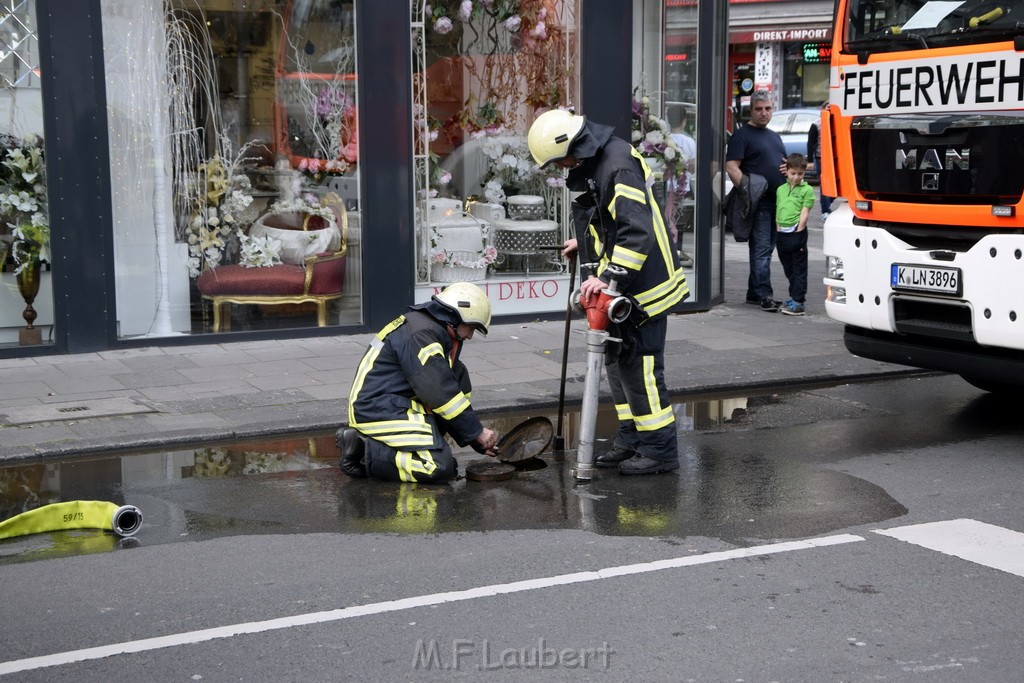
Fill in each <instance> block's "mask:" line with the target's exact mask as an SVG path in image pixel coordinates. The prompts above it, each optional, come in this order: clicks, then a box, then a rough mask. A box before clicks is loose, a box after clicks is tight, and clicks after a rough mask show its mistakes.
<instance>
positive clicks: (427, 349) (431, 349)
mask: <svg viewBox="0 0 1024 683" xmlns="http://www.w3.org/2000/svg"><path fill="white" fill-rule="evenodd" d="M434 354H437V355H438V356H441V358H444V349H442V348H441V345H440V344H438V343H437V342H434V343H433V344H428V345H426V346H424V347H423V348H422V349H420V352H419V354H418V355H417V358H419V359H420V365H426V364H427V359H428V358H430V357H431V356H433V355H434Z"/></svg>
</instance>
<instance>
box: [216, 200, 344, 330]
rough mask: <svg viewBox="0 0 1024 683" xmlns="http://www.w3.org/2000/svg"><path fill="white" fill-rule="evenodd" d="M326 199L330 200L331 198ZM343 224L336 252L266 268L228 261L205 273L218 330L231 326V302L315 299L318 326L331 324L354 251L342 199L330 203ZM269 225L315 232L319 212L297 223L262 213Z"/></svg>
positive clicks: (276, 303)
mask: <svg viewBox="0 0 1024 683" xmlns="http://www.w3.org/2000/svg"><path fill="white" fill-rule="evenodd" d="M325 203H326V202H325ZM329 206H330V207H331V210H332V211H333V212H334V215H335V218H336V220H337V225H338V227H339V228H340V229H341V246H340V248H338V249H336V250H331V251H324V252H319V253H316V254H313V255H309V256H305V257H304V259H303V263H302V265H297V264H292V263H280V264H276V265H273V266H268V267H265V268H248V267H246V266H242V265H228V266H219V267H217V268H211V269H209V270H207V271H204V272H203V273H202V274H201V275H200V276H199V277H198V278H197V280H196V287H197V288H198V289H199V292H200V294H202V296H203V298H204V299H207V300H208V301H210V302H212V304H213V331H214V332H220V331H222V330H230V329H231V304H240V305H241V304H261V305H264V306H280V305H285V304H304V303H315V304H316V307H317V309H316V310H317V315H316V318H317V325H319V326H320V327H324V326H326V325H327V305H328V304H329V303H330V302H331V301H334V300H335V299H339V298H340V297H341V295H342V294H343V288H344V282H345V255H346V253H347V252H348V216H347V214H346V213H345V207H344V204H343V203H342V202H341V201H340V200H337V201H332V202H330V203H329ZM260 220H261V222H262V224H263V225H266V226H267V227H270V228H272V229H277V230H282V229H283V230H288V231H302V232H304V233H305V232H309V231H311V230H315V229H316V228H317V227H319V226H318V222H319V223H320V224H321V225H322V224H323V223H325V221H324V219H322V218H321V217H319V216H310V215H306V216H304V217H302V218H300V219H299V221H300V225H295V224H293V223H291V222H289V220H288V219H287V218H286V217H282V216H275V215H267V216H263V217H261V219H260Z"/></svg>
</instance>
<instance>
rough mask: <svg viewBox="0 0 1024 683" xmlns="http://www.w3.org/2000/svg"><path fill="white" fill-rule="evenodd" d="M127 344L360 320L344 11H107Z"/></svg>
mask: <svg viewBox="0 0 1024 683" xmlns="http://www.w3.org/2000/svg"><path fill="white" fill-rule="evenodd" d="M101 7H102V11H103V27H104V31H103V35H104V54H105V60H106V64H105V66H106V84H107V88H106V89H107V101H108V121H109V128H110V136H109V137H110V157H111V185H112V195H113V196H112V206H113V222H114V251H115V282H116V296H117V323H118V334H119V336H120V337H121V338H139V337H147V336H151V337H163V336H170V335H178V334H206V333H211V334H212V333H225V332H228V331H259V330H273V329H287V328H301V327H316V326H328V325H345V324H358V323H360V322H361V320H362V302H361V296H360V291H359V290H360V287H359V285H360V277H359V272H360V256H359V251H360V249H359V242H360V232H361V231H360V224H359V148H358V138H357V125H358V124H357V120H356V111H357V108H356V97H357V94H356V82H357V68H356V50H355V47H356V35H355V3H354V1H353V0H348V1H344V0H303V1H298V0H296V1H292V0H249V1H247V2H245V3H224V2H221V1H219V0H172V1H170V2H166V1H165V0H102V1H101Z"/></svg>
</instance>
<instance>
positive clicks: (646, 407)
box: [528, 110, 689, 474]
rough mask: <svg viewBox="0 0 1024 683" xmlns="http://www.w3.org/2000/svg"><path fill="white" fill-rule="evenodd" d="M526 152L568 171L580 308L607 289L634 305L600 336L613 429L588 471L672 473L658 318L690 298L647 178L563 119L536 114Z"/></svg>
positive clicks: (564, 115) (590, 125) (621, 144)
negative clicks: (604, 341)
mask: <svg viewBox="0 0 1024 683" xmlns="http://www.w3.org/2000/svg"><path fill="white" fill-rule="evenodd" d="M528 143H529V146H530V153H531V154H532V155H533V158H534V160H535V161H536V162H537V164H538V165H539V166H541V167H543V166H546V165H548V164H552V163H553V164H556V165H558V166H561V167H562V168H565V169H569V174H568V177H567V185H568V187H569V189H570V190H573V191H576V192H582V194H581V195H580V196H579V197H578V198H577V199H576V200H575V201H574V202H573V207H572V208H573V222H574V224H575V228H576V239H570V240H566V242H565V250H564V252H563V253H564V254H565V255H566V256H568V255H570V254H572V253H573V252H574V251H576V250H577V248H579V250H580V254H581V255H580V261H581V275H580V278H581V280H582V284H581V285H580V296H581V298H582V299H583V300H584V301H585V302H586V301H589V300H590V298H591V297H598V296H600V295H601V292H602V291H603V290H605V289H606V288H608V285H609V283H610V282H611V281H612V280H613V279H614V280H615V281H616V285H617V289H618V291H619V292H621V293H622V294H624V295H625V296H626V297H627V298H629V299H630V300H631V301H632V303H633V309H632V314H631V315H630V316H629V318H628V319H627V320H625V321H624V322H622V323H614V322H613V323H612V324H611V326H610V327H609V328H608V330H609V332H610V333H611V334H612V336H614V337H618V338H620V339H621V340H622V342H621V344H614V343H613V344H610V345H609V348H608V350H607V353H606V354H605V370H606V371H607V373H608V381H609V384H610V385H611V390H612V397H613V398H614V400H615V410H616V413H617V415H618V419H619V429H618V432H617V433H616V435H615V444H614V447H613V448H612V450H611V451H610V452H607V453H602V454H600V455H598V456H597V458H596V459H595V461H594V464H595V465H596V466H597V467H618V469H619V472H620V473H622V474H655V473H657V472H669V471H671V470H674V469H677V468H678V467H679V454H678V448H677V442H676V428H675V427H676V425H675V416H674V415H673V413H672V405H671V404H670V403H669V397H668V391H667V389H666V387H665V373H664V368H665V332H666V330H667V326H668V323H667V320H666V316H667V315H668V313H669V311H671V310H672V308H673V307H674V306H675V305H676V304H678V303H679V302H680V301H682V300H683V299H684V298H686V296H687V295H688V294H689V288H688V287H687V285H686V278H685V277H684V276H683V271H682V270H681V269H680V267H679V256H678V254H677V253H676V250H675V249H674V248H673V245H672V241H671V238H670V237H669V233H668V230H667V229H666V227H665V222H664V219H663V218H662V215H661V210H660V209H659V208H658V205H657V204H656V203H655V201H654V195H653V193H652V192H651V190H650V187H651V182H652V180H651V170H650V169H649V168H648V167H647V164H646V163H644V160H643V158H642V157H641V156H640V153H639V152H638V151H637V150H636V149H634V148H633V146H632V145H630V144H629V143H628V142H626V141H625V140H623V139H621V138H618V137H615V136H614V135H613V134H612V128H611V126H604V125H601V124H597V123H594V122H592V121H587V120H586V118H585V117H583V116H578V115H576V114H573V113H571V112H568V111H564V110H552V111H548V112H545V113H544V114H541V115H540V116H539V117H538V118H537V120H536V121H535V122H534V124H533V126H531V128H530V133H529V136H528ZM613 273H614V275H613Z"/></svg>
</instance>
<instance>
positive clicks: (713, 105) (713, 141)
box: [661, 0, 727, 301]
mask: <svg viewBox="0 0 1024 683" xmlns="http://www.w3.org/2000/svg"><path fill="white" fill-rule="evenodd" d="M717 5H718V6H715V4H712V3H701V4H697V3H693V4H682V5H681V4H680V3H673V2H669V1H668V0H666V18H665V32H664V41H663V42H664V50H663V53H664V54H663V57H664V59H663V64H664V66H663V74H662V81H661V82H662V91H663V92H664V93H665V102H664V111H665V116H666V118H667V121H668V124H669V126H670V128H671V130H672V135H673V137H674V138H675V139H676V141H677V143H678V144H679V146H680V147H681V148H682V149H683V150H684V151H685V152H687V156H688V157H691V154H690V152H691V151H692V152H693V154H692V157H691V158H688V159H687V163H686V183H685V185H684V188H685V189H684V188H679V187H678V186H677V192H676V198H675V199H676V203H675V206H673V207H672V208H671V209H670V210H669V211H668V212H667V213H669V214H671V215H672V217H673V218H674V221H675V226H676V230H677V235H678V245H679V247H680V255H681V257H682V258H681V260H682V264H683V267H684V270H685V272H686V278H687V280H688V282H689V283H690V292H691V297H692V298H693V299H697V300H705V301H710V300H717V299H719V298H720V297H721V296H722V293H723V292H722V290H723V282H722V277H721V267H722V225H721V215H722V212H721V201H722V199H723V198H724V196H725V193H726V192H725V183H726V182H727V178H726V177H725V174H724V173H722V172H721V170H722V169H724V168H725V159H724V156H725V143H726V136H725V130H724V128H725V121H726V118H725V111H724V106H723V98H722V97H721V94H720V93H721V92H722V90H720V89H716V88H709V87H708V86H707V85H704V86H700V83H702V82H703V83H716V84H724V83H725V71H726V61H725V54H724V50H722V49H717V50H716V49H707V46H708V45H714V44H715V42H716V41H723V42H724V37H725V31H724V28H723V27H724V25H725V22H726V16H727V9H726V8H725V7H724V6H723V5H722V3H717ZM702 12H704V13H705V14H706V16H705V18H704V19H703V23H702V19H701V13H702ZM705 24H706V25H710V26H716V27H718V29H717V30H712V31H707V32H705V33H700V28H701V26H703V25H705ZM699 33H700V36H701V38H700V40H701V42H703V43H704V44H705V49H704V50H703V51H702V54H710V55H714V57H713V58H711V59H708V60H707V62H706V63H703V64H702V63H701V62H700V60H699V59H698V49H697V48H698V38H697V36H698V34H699ZM721 87H722V86H721V85H718V86H717V88H721ZM698 93H701V95H700V96H699V95H698ZM704 93H706V94H704ZM698 112H701V113H702V114H703V115H702V116H700V115H698ZM707 188H710V190H711V192H710V193H707V192H706V189H707ZM699 197H703V198H704V200H703V205H702V206H701V202H699V201H698V198H699ZM701 268H703V269H704V272H701V271H700V269H701ZM702 288H708V291H703V290H702Z"/></svg>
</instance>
